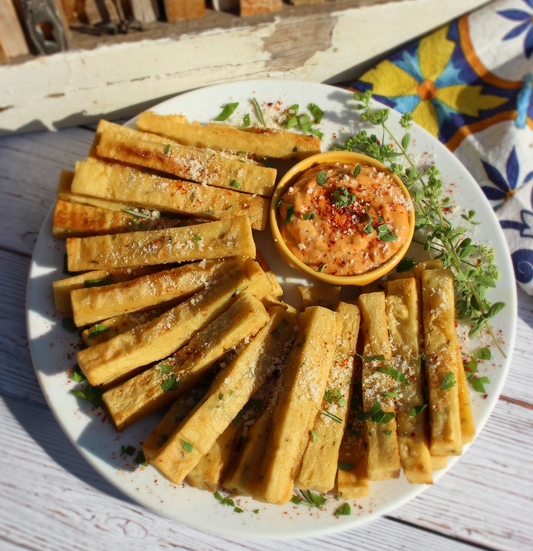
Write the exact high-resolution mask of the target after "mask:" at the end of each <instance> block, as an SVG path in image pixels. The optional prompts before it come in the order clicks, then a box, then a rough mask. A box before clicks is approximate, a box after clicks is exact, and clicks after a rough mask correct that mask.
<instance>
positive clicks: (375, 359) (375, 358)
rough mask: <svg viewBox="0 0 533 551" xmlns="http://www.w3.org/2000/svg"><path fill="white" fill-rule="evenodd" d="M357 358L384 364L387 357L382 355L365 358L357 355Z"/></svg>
mask: <svg viewBox="0 0 533 551" xmlns="http://www.w3.org/2000/svg"><path fill="white" fill-rule="evenodd" d="M355 355H356V356H359V357H360V358H361V359H362V360H366V361H367V362H384V361H385V356H383V354H380V355H379V356H363V355H362V354H358V353H357V352H356V353H355Z"/></svg>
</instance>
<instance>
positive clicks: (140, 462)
mask: <svg viewBox="0 0 533 551" xmlns="http://www.w3.org/2000/svg"><path fill="white" fill-rule="evenodd" d="M135 463H137V465H142V466H143V467H148V463H146V457H144V453H143V452H142V451H140V452H139V453H138V454H137V457H136V458H135Z"/></svg>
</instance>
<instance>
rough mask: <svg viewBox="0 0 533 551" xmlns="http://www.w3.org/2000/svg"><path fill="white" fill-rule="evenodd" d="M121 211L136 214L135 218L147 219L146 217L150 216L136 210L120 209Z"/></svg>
mask: <svg viewBox="0 0 533 551" xmlns="http://www.w3.org/2000/svg"><path fill="white" fill-rule="evenodd" d="M122 212H125V213H126V214H131V215H132V216H136V217H137V218H143V219H144V220H148V218H150V215H149V214H145V213H144V212H137V211H136V210H130V209H122Z"/></svg>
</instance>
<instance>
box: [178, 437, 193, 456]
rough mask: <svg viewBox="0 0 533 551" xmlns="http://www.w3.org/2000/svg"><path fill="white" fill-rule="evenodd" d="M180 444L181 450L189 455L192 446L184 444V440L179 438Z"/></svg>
mask: <svg viewBox="0 0 533 551" xmlns="http://www.w3.org/2000/svg"><path fill="white" fill-rule="evenodd" d="M180 442H181V445H182V446H183V449H184V450H185V451H186V452H187V453H191V452H192V450H193V449H194V448H193V445H192V444H189V442H185V440H183V439H182V438H180Z"/></svg>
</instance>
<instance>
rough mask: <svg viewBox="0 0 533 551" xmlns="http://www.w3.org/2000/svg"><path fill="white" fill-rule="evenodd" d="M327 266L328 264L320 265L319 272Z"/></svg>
mask: <svg viewBox="0 0 533 551" xmlns="http://www.w3.org/2000/svg"><path fill="white" fill-rule="evenodd" d="M326 266H327V264H321V265H320V266H319V267H318V271H319V272H322V271H323V270H324V268H325V267H326Z"/></svg>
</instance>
